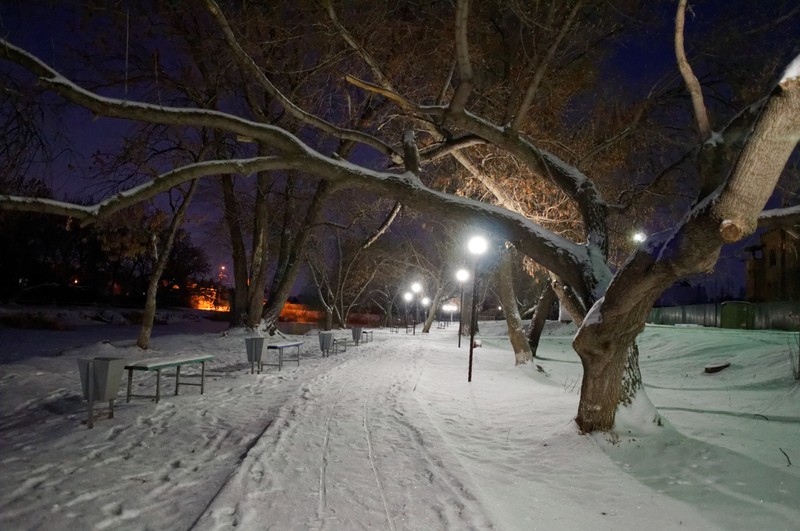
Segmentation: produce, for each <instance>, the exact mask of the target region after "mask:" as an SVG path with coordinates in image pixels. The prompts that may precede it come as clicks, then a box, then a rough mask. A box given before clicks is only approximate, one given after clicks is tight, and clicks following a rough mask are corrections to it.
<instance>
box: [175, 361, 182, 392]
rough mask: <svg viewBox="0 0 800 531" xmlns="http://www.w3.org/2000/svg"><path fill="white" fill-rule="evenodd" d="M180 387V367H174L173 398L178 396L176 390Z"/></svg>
mask: <svg viewBox="0 0 800 531" xmlns="http://www.w3.org/2000/svg"><path fill="white" fill-rule="evenodd" d="M180 386H181V366H180V365H178V366H177V367H175V396H178V388H179V387H180Z"/></svg>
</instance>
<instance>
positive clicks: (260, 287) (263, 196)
mask: <svg viewBox="0 0 800 531" xmlns="http://www.w3.org/2000/svg"><path fill="white" fill-rule="evenodd" d="M268 187H269V176H268V175H267V173H266V172H260V173H259V174H258V176H257V177H256V204H255V213H254V219H253V222H254V223H253V248H252V252H251V253H250V289H249V290H248V293H247V318H246V320H245V326H247V327H248V328H255V327H257V326H258V325H259V323H260V322H261V312H262V310H263V307H264V288H266V286H267V241H268V237H269V233H268V230H267V228H268V225H269V222H268V211H267V189H268Z"/></svg>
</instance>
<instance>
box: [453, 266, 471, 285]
mask: <svg viewBox="0 0 800 531" xmlns="http://www.w3.org/2000/svg"><path fill="white" fill-rule="evenodd" d="M456 280H458V281H459V282H462V283H463V282H466V281H467V280H469V271H467V270H466V269H459V270H458V271H456Z"/></svg>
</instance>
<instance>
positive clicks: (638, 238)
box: [631, 231, 647, 243]
mask: <svg viewBox="0 0 800 531" xmlns="http://www.w3.org/2000/svg"><path fill="white" fill-rule="evenodd" d="M631 239H632V240H633V241H635V242H636V243H642V242H643V241H645V240H646V239H647V234H645V233H644V232H642V231H636V232H634V233H633V236H631Z"/></svg>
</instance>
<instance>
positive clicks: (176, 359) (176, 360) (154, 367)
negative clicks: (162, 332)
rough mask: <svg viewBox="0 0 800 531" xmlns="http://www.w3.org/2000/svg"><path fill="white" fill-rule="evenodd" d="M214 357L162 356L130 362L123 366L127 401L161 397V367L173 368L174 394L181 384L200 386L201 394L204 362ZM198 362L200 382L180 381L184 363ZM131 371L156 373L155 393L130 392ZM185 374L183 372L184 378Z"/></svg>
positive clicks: (204, 369) (204, 368)
mask: <svg viewBox="0 0 800 531" xmlns="http://www.w3.org/2000/svg"><path fill="white" fill-rule="evenodd" d="M212 359H214V356H211V355H202V356H192V355H188V356H171V357H164V358H148V359H144V360H139V361H136V362H133V363H130V364H128V365H126V366H125V369H126V370H127V371H128V399H127V402H130V401H131V397H134V396H135V397H138V398H155V400H156V403H158V401H159V400H160V399H161V371H162V369H169V368H172V367H174V368H175V394H176V395H177V394H178V390H179V389H180V386H181V385H196V386H198V387H200V394H201V395H202V394H203V391H204V389H205V387H204V383H205V376H206V362H207V361H209V360H212ZM198 363H199V364H200V383H188V382H182V381H181V367H183V366H184V365H195V364H198ZM133 371H148V372H155V373H156V394H155V395H134V394H132V393H131V385H132V383H133ZM186 376H187V375H185V374H184V378H185V377H186Z"/></svg>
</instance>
